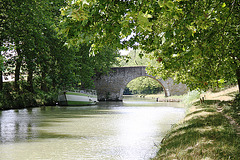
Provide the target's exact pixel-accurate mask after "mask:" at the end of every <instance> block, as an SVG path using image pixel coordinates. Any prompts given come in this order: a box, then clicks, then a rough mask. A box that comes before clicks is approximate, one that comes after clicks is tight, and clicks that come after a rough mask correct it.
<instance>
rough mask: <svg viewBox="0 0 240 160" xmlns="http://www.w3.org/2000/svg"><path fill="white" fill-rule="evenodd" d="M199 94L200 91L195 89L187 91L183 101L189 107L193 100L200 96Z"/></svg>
mask: <svg viewBox="0 0 240 160" xmlns="http://www.w3.org/2000/svg"><path fill="white" fill-rule="evenodd" d="M200 94H201V92H199V91H197V90H193V91H190V92H188V94H186V95H184V97H183V103H184V104H185V105H187V106H188V107H190V106H191V105H192V103H193V102H194V101H195V100H198V99H199V98H200Z"/></svg>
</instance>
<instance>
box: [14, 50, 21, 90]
mask: <svg viewBox="0 0 240 160" xmlns="http://www.w3.org/2000/svg"><path fill="white" fill-rule="evenodd" d="M16 50H17V53H18V59H17V60H16V67H15V82H14V87H15V90H16V91H19V79H20V69H21V65H22V56H21V51H20V49H19V48H17V49H16Z"/></svg>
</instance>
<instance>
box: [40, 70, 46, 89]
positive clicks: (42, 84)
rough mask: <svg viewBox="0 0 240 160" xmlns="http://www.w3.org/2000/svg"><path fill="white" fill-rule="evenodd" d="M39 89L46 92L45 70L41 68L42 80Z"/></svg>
mask: <svg viewBox="0 0 240 160" xmlns="http://www.w3.org/2000/svg"><path fill="white" fill-rule="evenodd" d="M41 90H43V91H45V92H47V85H46V72H45V70H44V69H43V70H42V81H41Z"/></svg>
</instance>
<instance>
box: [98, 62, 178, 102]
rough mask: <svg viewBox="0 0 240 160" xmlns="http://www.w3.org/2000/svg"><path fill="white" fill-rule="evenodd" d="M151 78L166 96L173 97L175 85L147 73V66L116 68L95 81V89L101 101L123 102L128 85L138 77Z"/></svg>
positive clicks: (170, 81)
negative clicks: (157, 83) (159, 85)
mask: <svg viewBox="0 0 240 160" xmlns="http://www.w3.org/2000/svg"><path fill="white" fill-rule="evenodd" d="M143 76H144V77H150V78H153V79H155V80H157V81H158V82H159V83H160V84H161V85H162V87H163V89H164V92H165V96H166V97H168V96H170V95H171V87H172V86H173V85H174V84H173V81H172V80H171V79H170V80H168V81H164V80H163V79H161V78H160V79H156V77H153V76H151V75H148V74H147V72H146V67H145V66H137V67H114V68H112V69H111V71H110V72H109V73H108V74H107V75H102V76H100V77H98V78H96V79H95V80H94V84H95V89H96V90H97V96H98V100H99V101H122V99H123V91H124V89H125V87H126V86H127V84H128V83H129V82H130V81H132V80H133V79H136V78H138V77H143Z"/></svg>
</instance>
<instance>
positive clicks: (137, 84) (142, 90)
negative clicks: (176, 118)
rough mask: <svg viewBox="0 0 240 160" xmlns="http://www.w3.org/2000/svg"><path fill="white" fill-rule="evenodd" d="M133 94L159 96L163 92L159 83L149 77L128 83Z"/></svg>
mask: <svg viewBox="0 0 240 160" xmlns="http://www.w3.org/2000/svg"><path fill="white" fill-rule="evenodd" d="M127 88H129V89H130V90H131V92H132V93H133V94H157V93H160V92H162V91H163V88H162V86H161V84H159V82H157V81H156V80H154V79H152V78H149V77H139V78H136V79H134V80H132V81H131V82H129V83H128V85H127Z"/></svg>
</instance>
